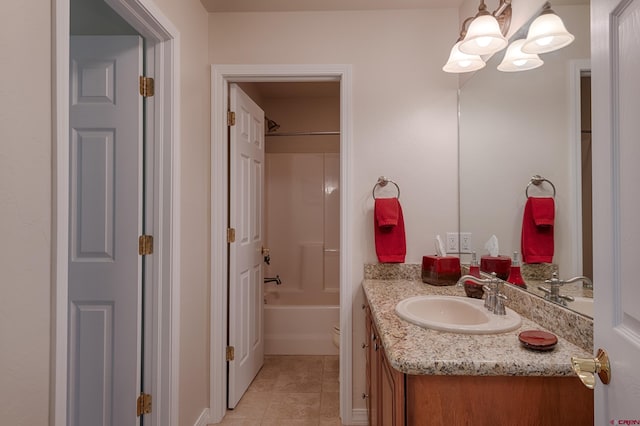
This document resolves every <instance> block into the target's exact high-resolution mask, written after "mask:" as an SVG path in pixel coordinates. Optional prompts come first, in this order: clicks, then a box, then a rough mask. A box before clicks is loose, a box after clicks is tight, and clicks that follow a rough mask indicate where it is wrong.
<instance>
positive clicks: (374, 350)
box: [365, 307, 405, 426]
mask: <svg viewBox="0 0 640 426" xmlns="http://www.w3.org/2000/svg"><path fill="white" fill-rule="evenodd" d="M365 309H366V312H367V321H366V327H367V328H366V331H367V339H368V342H367V343H366V344H365V350H366V372H367V393H366V395H365V398H366V401H367V414H368V417H369V425H370V426H379V425H380V426H403V425H404V415H405V410H404V384H405V380H404V379H405V378H404V374H402V373H400V372H399V371H398V370H396V369H394V368H392V367H391V366H390V365H389V362H388V361H387V357H386V355H385V353H384V349H383V347H382V344H381V342H380V336H379V333H378V331H377V329H376V327H375V325H374V324H373V321H372V320H371V316H370V315H371V313H370V311H369V309H368V307H366V308H365Z"/></svg>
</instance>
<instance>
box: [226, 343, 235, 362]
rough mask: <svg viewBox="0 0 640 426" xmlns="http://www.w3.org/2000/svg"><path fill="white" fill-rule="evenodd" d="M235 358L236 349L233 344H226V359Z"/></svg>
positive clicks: (231, 359)
mask: <svg viewBox="0 0 640 426" xmlns="http://www.w3.org/2000/svg"><path fill="white" fill-rule="evenodd" d="M235 358H236V349H235V348H234V347H233V346H227V361H233V360H234V359H235Z"/></svg>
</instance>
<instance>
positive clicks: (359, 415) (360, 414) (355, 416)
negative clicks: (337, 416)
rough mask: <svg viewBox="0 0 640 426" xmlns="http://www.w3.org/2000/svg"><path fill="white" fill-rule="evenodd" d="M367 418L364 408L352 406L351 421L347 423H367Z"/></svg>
mask: <svg viewBox="0 0 640 426" xmlns="http://www.w3.org/2000/svg"><path fill="white" fill-rule="evenodd" d="M368 424H369V419H368V418H367V409H366V408H354V409H353V410H351V423H349V425H353V426H355V425H368Z"/></svg>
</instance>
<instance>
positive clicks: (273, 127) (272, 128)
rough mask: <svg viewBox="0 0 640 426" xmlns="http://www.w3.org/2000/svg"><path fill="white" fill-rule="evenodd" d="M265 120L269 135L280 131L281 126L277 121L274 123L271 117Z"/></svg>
mask: <svg viewBox="0 0 640 426" xmlns="http://www.w3.org/2000/svg"><path fill="white" fill-rule="evenodd" d="M265 119H266V120H267V132H268V133H272V132H275V131H276V130H278V129H279V128H280V125H279V124H278V123H276V122H275V121H273V120H272V119H270V118H269V117H265Z"/></svg>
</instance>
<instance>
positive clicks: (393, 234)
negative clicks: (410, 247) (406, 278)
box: [373, 198, 407, 263]
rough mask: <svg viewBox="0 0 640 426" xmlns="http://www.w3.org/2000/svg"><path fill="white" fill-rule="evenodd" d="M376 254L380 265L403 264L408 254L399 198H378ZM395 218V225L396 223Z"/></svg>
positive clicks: (375, 213) (375, 220) (375, 222)
mask: <svg viewBox="0 0 640 426" xmlns="http://www.w3.org/2000/svg"><path fill="white" fill-rule="evenodd" d="M373 218H374V235H375V241H376V254H377V255H378V261H380V263H403V262H404V258H405V255H406V253H407V244H406V237H405V233H404V217H403V215H402V207H401V206H400V202H399V201H398V199H397V198H378V199H376V201H375V206H374V214H373ZM394 218H395V224H394V223H393V222H394Z"/></svg>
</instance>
